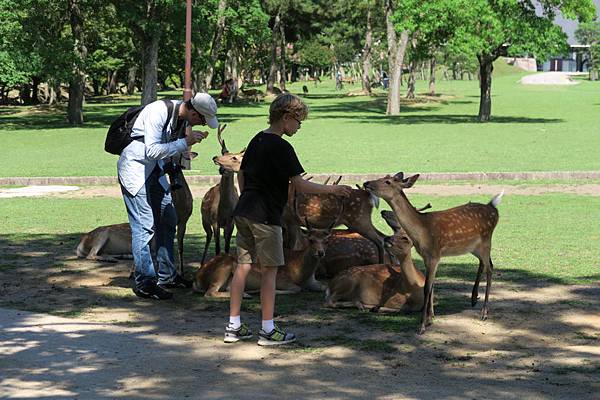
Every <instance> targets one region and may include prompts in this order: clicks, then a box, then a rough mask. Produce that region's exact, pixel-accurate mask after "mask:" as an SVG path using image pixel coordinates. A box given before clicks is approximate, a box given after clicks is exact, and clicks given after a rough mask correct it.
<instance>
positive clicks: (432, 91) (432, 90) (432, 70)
mask: <svg viewBox="0 0 600 400" xmlns="http://www.w3.org/2000/svg"><path fill="white" fill-rule="evenodd" d="M435 67H436V59H435V56H433V57H431V62H430V64H429V95H430V96H435Z"/></svg>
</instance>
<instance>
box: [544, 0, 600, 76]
mask: <svg viewBox="0 0 600 400" xmlns="http://www.w3.org/2000/svg"><path fill="white" fill-rule="evenodd" d="M594 3H595V4H596V15H597V16H598V17H600V0H594ZM554 23H555V24H557V25H558V26H560V27H561V29H562V30H563V31H564V32H565V33H566V34H567V43H568V44H569V53H568V54H566V55H562V56H557V57H552V58H550V59H549V60H547V61H545V62H544V63H538V69H541V70H542V71H563V72H588V70H589V66H588V61H589V52H590V46H589V45H587V44H581V43H579V42H578V41H577V38H575V31H576V30H577V26H578V25H579V23H578V22H577V21H573V20H569V19H564V18H563V16H562V15H560V14H559V15H558V17H556V19H555V20H554Z"/></svg>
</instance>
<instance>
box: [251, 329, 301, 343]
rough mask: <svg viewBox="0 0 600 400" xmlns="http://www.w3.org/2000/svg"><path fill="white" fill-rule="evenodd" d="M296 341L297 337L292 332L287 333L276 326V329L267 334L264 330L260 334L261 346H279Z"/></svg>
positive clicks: (259, 341)
mask: <svg viewBox="0 0 600 400" xmlns="http://www.w3.org/2000/svg"><path fill="white" fill-rule="evenodd" d="M295 341H296V335H294V334H293V333H291V332H285V331H284V330H283V329H281V328H280V327H278V326H277V325H275V329H273V330H272V331H271V332H269V333H267V332H265V331H263V330H262V329H261V330H260V332H258V345H259V346H279V345H282V344H288V343H292V342H295Z"/></svg>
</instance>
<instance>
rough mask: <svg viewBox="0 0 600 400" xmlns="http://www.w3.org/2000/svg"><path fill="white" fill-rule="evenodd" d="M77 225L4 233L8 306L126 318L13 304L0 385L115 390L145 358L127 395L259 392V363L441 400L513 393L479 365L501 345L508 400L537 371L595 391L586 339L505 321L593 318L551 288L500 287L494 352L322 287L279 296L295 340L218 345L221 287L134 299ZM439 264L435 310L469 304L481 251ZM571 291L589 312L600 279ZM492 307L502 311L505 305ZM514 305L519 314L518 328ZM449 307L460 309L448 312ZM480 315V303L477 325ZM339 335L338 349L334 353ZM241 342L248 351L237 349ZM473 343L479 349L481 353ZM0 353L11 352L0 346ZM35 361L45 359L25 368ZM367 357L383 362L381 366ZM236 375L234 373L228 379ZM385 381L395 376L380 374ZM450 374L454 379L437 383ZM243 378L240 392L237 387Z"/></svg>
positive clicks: (325, 384)
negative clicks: (474, 258)
mask: <svg viewBox="0 0 600 400" xmlns="http://www.w3.org/2000/svg"><path fill="white" fill-rule="evenodd" d="M79 236H80V235H79V234H68V235H60V234H34V235H0V305H1V306H4V307H9V308H16V309H23V310H31V311H38V312H43V313H52V314H56V315H62V316H66V317H80V316H84V315H88V317H87V318H88V319H90V317H89V315H94V312H95V313H101V314H102V315H107V313H108V314H109V313H111V312H113V313H115V315H117V313H119V312H121V313H123V311H124V310H125V312H128V313H129V314H128V315H129V318H128V319H126V320H115V321H114V322H111V325H112V326H115V327H116V329H113V330H111V329H109V328H110V327H107V325H104V324H98V323H95V322H86V323H85V326H84V327H82V323H81V322H77V323H75V324H73V326H72V327H71V326H69V323H68V322H64V321H63V322H60V323H58V324H45V325H44V328H43V329H41V328H40V325H39V324H38V323H37V322H36V320H34V319H32V318H31V317H30V316H29V315H28V314H18V313H15V314H11V315H14V316H13V317H11V319H9V320H7V321H3V323H2V324H1V325H2V326H1V328H0V332H1V333H2V339H1V341H2V342H5V343H8V345H9V346H11V348H12V349H14V352H12V353H10V354H9V355H8V361H5V362H4V363H3V377H4V378H5V379H6V380H5V388H6V387H7V385H8V386H10V387H11V388H13V387H12V386H11V385H15V388H17V387H18V384H19V382H25V383H27V385H29V386H28V387H29V388H35V387H39V386H40V385H42V383H43V387H45V388H46V387H49V385H50V383H52V384H54V385H55V386H58V387H60V388H61V390H62V391H61V392H60V393H53V394H52V398H57V399H62V398H64V399H67V398H73V397H98V398H105V397H107V398H110V397H115V396H116V395H115V393H122V391H123V390H124V385H125V386H127V382H131V381H136V380H140V379H142V380H143V379H144V378H145V377H146V374H145V373H144V372H143V371H145V370H146V369H147V367H149V366H151V372H152V376H153V379H155V380H157V381H159V382H161V383H160V385H150V386H144V385H141V386H140V385H138V386H136V387H135V388H133V389H132V388H131V387H127V389H128V391H127V397H128V398H147V397H161V398H162V397H164V398H184V397H188V396H189V397H192V398H202V397H211V398H217V397H219V398H256V397H257V396H260V397H264V396H263V394H264V393H263V392H264V385H263V384H262V383H264V382H263V381H262V380H261V379H262V378H260V376H268V377H269V380H272V381H274V382H276V381H280V380H281V381H282V382H285V388H286V391H287V392H289V393H294V394H295V395H294V397H298V398H300V397H301V398H306V399H319V398H322V395H323V390H326V391H327V393H328V394H329V395H330V396H332V397H334V398H338V397H339V398H348V399H362V398H366V397H370V398H374V397H396V398H399V397H417V398H428V397H431V394H432V393H437V394H438V395H436V396H435V397H436V398H441V399H450V398H457V397H465V398H466V397H468V398H480V397H486V398H507V397H506V393H507V391H506V379H504V376H503V375H501V374H497V373H496V374H493V375H488V374H487V373H486V372H485V371H487V370H488V367H486V368H482V366H481V365H480V364H481V363H483V362H489V361H490V360H489V358H490V357H493V362H494V365H493V369H494V371H498V370H506V373H507V374H511V373H513V374H517V375H518V376H519V377H520V379H519V380H517V381H514V382H513V383H511V389H512V390H513V391H514V392H515V393H516V394H515V396H514V397H510V396H509V398H511V399H513V398H514V399H517V398H524V397H536V395H537V394H539V393H538V392H537V391H536V390H538V389H536V388H535V386H534V384H535V383H536V382H540V381H544V378H543V377H546V380H550V381H551V382H554V381H556V382H562V381H560V380H559V381H557V379H559V378H561V379H562V378H564V379H563V380H568V382H569V383H568V385H567V386H566V387H564V388H563V387H561V386H559V385H557V386H556V387H554V386H552V388H553V390H554V393H555V394H556V395H557V396H558V392H557V391H562V392H560V393H563V392H564V393H565V394H570V393H571V391H572V390H574V388H577V390H584V389H585V388H589V390H590V393H592V391H593V390H594V388H593V387H591V386H589V378H588V376H587V375H588V374H590V373H594V372H595V371H597V365H600V364H595V363H596V362H597V361H596V360H597V356H595V355H594V354H592V353H590V352H589V351H588V350H587V348H589V346H587V347H586V346H579V347H577V348H568V346H570V345H571V344H572V341H567V343H565V344H564V346H566V347H563V346H562V345H560V346H559V345H556V344H554V342H551V343H547V342H544V341H543V340H542V341H538V340H523V341H520V342H519V343H518V346H516V345H515V342H514V340H515V336H514V335H513V336H511V335H510V334H508V332H510V331H511V330H513V329H518V332H519V334H518V337H517V339H520V338H527V337H532V338H535V337H537V336H543V335H547V334H548V332H549V330H550V329H554V330H558V332H559V333H560V334H563V335H565V334H568V333H569V332H571V333H572V332H577V331H579V330H581V329H587V328H586V327H584V326H579V325H577V324H575V323H569V322H565V321H564V320H562V319H560V315H559V314H560V313H555V312H551V311H552V310H553V308H552V307H563V308H562V309H563V310H564V307H565V304H563V303H561V301H558V300H557V301H554V300H553V299H548V302H547V304H537V303H536V302H535V301H532V300H528V299H523V300H520V301H518V304H517V305H518V306H519V308H518V309H516V310H515V308H514V306H515V304H514V300H512V301H508V300H506V299H501V298H497V297H494V291H493V289H492V297H491V306H492V317H491V318H497V319H495V320H494V323H495V324H497V325H498V326H499V329H502V330H503V331H505V332H507V334H506V335H505V336H504V337H502V335H500V336H499V337H498V338H497V339H498V340H497V341H496V342H494V344H493V348H494V351H495V352H496V353H498V355H497V356H494V355H493V354H491V353H489V344H488V345H484V344H482V342H480V341H478V340H472V339H473V338H469V337H468V336H466V337H465V336H464V333H462V335H463V336H461V333H460V332H462V331H461V330H460V328H459V327H458V328H457V327H454V328H453V325H452V324H451V323H450V324H446V325H444V326H446V328H445V329H446V330H447V332H445V334H446V335H447V336H446V337H448V338H450V339H449V341H440V340H439V339H435V337H436V336H435V334H434V335H433V336H432V335H428V334H426V335H425V336H421V337H416V336H415V335H414V332H415V330H416V327H417V325H418V321H419V315H418V313H417V314H376V313H364V312H359V311H357V310H339V309H336V310H330V309H325V308H323V307H322V302H323V294H322V293H300V294H298V295H288V296H278V297H277V309H276V311H277V314H278V317H277V319H278V320H279V321H283V323H284V324H290V325H292V326H293V327H294V329H297V332H298V333H299V336H300V341H299V343H298V344H296V345H293V346H289V347H287V348H279V349H273V350H269V352H268V353H261V352H258V353H257V352H256V350H255V347H254V346H255V345H254V344H253V343H251V344H238V346H242V347H241V348H238V350H237V351H236V350H235V349H232V348H231V347H225V345H223V344H222V332H223V324H224V321H225V320H226V315H227V311H228V300H227V299H204V298H202V297H199V296H198V295H197V294H195V293H192V292H190V291H187V290H179V291H177V292H176V294H175V299H174V300H173V301H166V302H150V301H144V300H141V299H138V298H137V297H135V296H134V295H133V294H132V293H131V291H130V290H129V289H128V284H127V278H126V276H127V274H128V267H129V265H130V262H125V263H118V264H105V263H95V262H89V261H85V260H77V259H75V257H74V248H75V246H76V244H77V241H78V239H79ZM202 241H203V238H202V237H201V236H200V235H190V236H189V240H187V241H186V248H187V249H188V250H187V252H186V257H189V259H188V261H191V262H193V263H197V261H198V258H199V253H200V252H199V249H200V245H201V244H202ZM417 264H419V262H418V261H417ZM419 266H421V267H422V264H419ZM439 271H440V279H439V280H438V283H437V284H436V299H437V300H436V303H437V304H436V312H437V315H438V317H444V316H446V317H447V316H451V315H454V314H458V313H463V312H464V311H465V310H469V309H470V308H471V307H470V302H469V296H470V287H471V285H472V282H473V280H474V274H475V271H476V264H475V262H473V263H448V264H446V263H444V264H443V265H440V269H439ZM508 271H510V273H508ZM495 279H496V277H495ZM497 279H499V280H501V281H508V282H510V283H512V284H514V285H517V287H522V289H523V290H526V289H531V288H532V287H535V286H536V285H538V286H539V285H546V284H547V285H550V284H556V283H561V280H560V279H558V280H557V279H556V278H552V277H551V276H547V275H545V274H542V273H540V274H537V273H529V272H527V271H519V270H503V271H502V276H501V277H499V278H497ZM455 281H461V282H458V283H456V282H455ZM91 282H96V283H95V284H92V283H91ZM99 282H102V283H99ZM574 291H575V292H576V293H575V295H577V300H578V301H580V302H581V303H580V304H577V303H572V304H570V305H568V306H569V307H571V308H572V309H576V308H578V309H579V310H586V311H590V310H591V311H590V312H593V311H594V310H597V309H598V307H599V302H600V295H599V294H600V293H599V292H600V289H597V288H583V289H582V288H575V289H574ZM243 307H244V308H243V312H244V318H247V317H248V321H249V322H251V324H253V325H255V324H259V322H258V320H257V317H249V313H251V315H254V316H256V315H257V313H258V310H259V301H258V298H257V296H254V297H253V298H252V299H249V300H245V301H244V303H243ZM495 308H497V309H499V310H500V309H503V310H506V311H505V312H504V314H503V315H502V314H500V315H498V316H497V315H496V314H494V311H493V310H494V309H495ZM524 309H531V310H535V312H536V313H537V314H527V313H526V312H525V311H523V310H524ZM544 311H545V312H544ZM532 312H533V311H532ZM542 312H544V313H543V314H542V316H540V315H539V314H540V313H542ZM521 314H522V315H521ZM508 315H511V316H512V317H513V318H516V319H517V321H516V322H515V324H516V328H515V324H511V321H510V318H508ZM503 316H504V317H503ZM105 318H106V317H105ZM519 318H522V319H524V320H526V321H527V325H526V326H525V325H521V324H520V321H519V320H518V319H519ZM92 320H93V318H92ZM446 320H449V321H450V322H452V318H446ZM477 321H478V320H477V317H476V316H475V315H473V324H476V323H478V322H477ZM430 329H431V330H433V331H434V333H435V330H438V331H439V329H440V328H436V326H435V325H434V326H433V327H432V328H430ZM438 333H439V332H438ZM478 334H479V333H478ZM588 336H589V335H588ZM577 340H578V342H577V343H578V344H580V345H581V344H582V343H583V344H589V343H592V344H593V342H594V341H595V340H597V338H596V336H592V337H587V336H585V335H584V334H580V335H579V336H578V338H577ZM243 346H252V347H243ZM331 346H336V347H341V348H343V349H344V351H341V352H339V351H338V352H326V351H327V350H328V349H330V348H331ZM567 348H568V354H569V356H573V357H584V358H586V359H588V360H590V361H589V365H586V366H585V367H586V368H583V369H581V368H579V369H577V370H574V369H565V368H566V367H565V366H564V365H562V364H561V363H560V362H559V361H556V360H555V358H557V359H558V358H561V357H564V356H565V351H567ZM56 349H60V351H58V352H57V351H55V350H56ZM240 349H241V350H240ZM244 349H247V350H248V351H247V353H246V354H243V356H241V355H240V352H241V353H244ZM255 353H257V354H258V355H257V354H255ZM286 353H291V354H292V355H294V356H292V359H290V358H289V357H288V358H287V359H284V361H285V362H283V363H279V362H276V363H273V362H271V360H272V359H273V358H277V355H278V354H279V355H281V357H282V358H283V357H286V355H285V354H286ZM306 353H307V354H312V355H311V358H310V359H308V361H309V362H310V363H311V364H310V365H309V366H308V367H306V364H303V363H305V362H307V359H306V358H301V357H302V356H301V355H302V354H306ZM480 353H481V355H480ZM492 353H493V352H492ZM267 354H268V355H269V356H268V357H267V356H266V355H267ZM531 354H534V355H535V354H545V355H546V356H545V358H544V361H543V362H545V364H543V368H544V369H543V370H540V369H539V368H538V370H537V372H535V373H533V372H532V371H531V369H532V367H531V366H530V365H527V366H525V365H524V363H523V362H522V360H523V359H526V358H527V357H531ZM295 355H297V356H295ZM478 355H480V357H482V358H479V359H477V358H476V357H477V356H478ZM538 357H540V356H538ZM295 358H297V359H298V361H297V362H296V361H295V360H294V359H295ZM0 360H6V356H4V355H3V356H2V357H1V358H0ZM11 360H12V361H11ZM465 363H467V364H465ZM469 363H471V364H469ZM175 365H176V366H177V367H176V368H173V366H175ZM486 365H487V364H486ZM491 366H492V365H491V364H490V365H489V368H491ZM588 367H589V368H588ZM39 368H44V371H45V372H44V373H43V374H31V373H30V371H32V370H37V369H39ZM373 368H376V369H377V371H378V372H377V373H375V374H374V373H373V370H372V369H373ZM257 370H258V371H260V374H258V375H257V373H256V371H257ZM182 371H184V373H182ZM479 371H481V373H479ZM357 374H359V375H360V374H368V376H369V377H370V378H369V379H357V376H358V375H357ZM115 376H118V379H115ZM423 376H435V377H436V379H435V380H433V381H432V382H430V383H429V384H428V385H426V387H423V386H422V385H415V384H414V382H419V381H420V380H421V379H422V377H423ZM234 380H235V385H231V384H230V382H232V381H234ZM389 380H392V382H393V384H392V385H390V384H386V383H385V382H386V381H389ZM448 385H450V386H451V390H450V391H443V388H444V387H448ZM236 390H239V392H236V393H234V394H232V392H235V391H236ZM61 393H62V394H61ZM204 395H206V396H204ZM559 397H560V396H559ZM566 397H568V396H566ZM574 397H577V396H574ZM578 398H583V397H581V396H580V397H578ZM590 398H591V397H590Z"/></svg>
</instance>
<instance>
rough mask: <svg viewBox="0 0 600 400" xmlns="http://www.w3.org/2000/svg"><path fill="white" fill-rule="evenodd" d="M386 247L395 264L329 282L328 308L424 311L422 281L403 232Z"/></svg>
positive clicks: (365, 268) (350, 272)
mask: <svg viewBox="0 0 600 400" xmlns="http://www.w3.org/2000/svg"><path fill="white" fill-rule="evenodd" d="M384 242H385V247H386V249H387V250H388V251H389V252H390V254H391V255H393V257H394V258H395V259H396V260H397V263H396V264H397V265H394V264H374V265H364V266H356V267H352V268H349V269H347V270H346V271H344V272H342V273H340V274H339V275H337V276H336V277H334V278H333V279H332V280H331V281H330V282H329V287H328V289H327V291H326V294H325V305H326V306H327V307H333V308H335V307H345V306H350V307H352V306H355V307H357V308H358V309H359V310H361V311H365V310H367V309H370V310H371V311H384V312H397V311H406V312H411V311H419V310H421V309H422V308H423V286H424V284H425V278H424V277H423V274H422V273H421V272H419V270H417V268H415V265H414V264H413V261H412V258H411V256H410V255H411V249H412V241H411V240H410V238H409V237H408V235H406V233H404V232H403V231H399V232H397V233H395V234H394V236H388V237H386V238H385V239H384Z"/></svg>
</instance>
